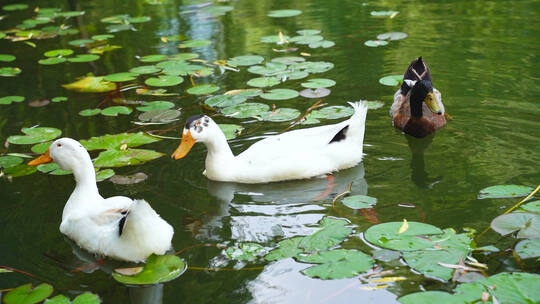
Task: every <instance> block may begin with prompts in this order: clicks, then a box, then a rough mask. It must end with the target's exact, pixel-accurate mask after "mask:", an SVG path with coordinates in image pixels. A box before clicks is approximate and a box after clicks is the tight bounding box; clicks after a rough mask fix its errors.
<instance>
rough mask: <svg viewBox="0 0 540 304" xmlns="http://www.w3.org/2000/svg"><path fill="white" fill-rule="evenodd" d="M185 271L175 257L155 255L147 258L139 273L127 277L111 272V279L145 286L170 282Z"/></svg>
mask: <svg viewBox="0 0 540 304" xmlns="http://www.w3.org/2000/svg"><path fill="white" fill-rule="evenodd" d="M185 269H186V264H185V263H184V261H182V259H180V258H179V257H177V256H175V255H161V256H157V255H155V254H153V255H151V256H149V257H148V259H147V260H146V264H145V265H144V268H143V270H142V271H141V272H139V273H137V274H135V275H133V276H127V275H122V274H119V273H116V272H113V278H114V279H115V280H116V281H118V282H120V283H123V284H130V285H147V284H157V283H165V282H169V281H172V280H174V279H176V278H178V277H179V276H180V275H181V274H182V273H183V272H184V270H185Z"/></svg>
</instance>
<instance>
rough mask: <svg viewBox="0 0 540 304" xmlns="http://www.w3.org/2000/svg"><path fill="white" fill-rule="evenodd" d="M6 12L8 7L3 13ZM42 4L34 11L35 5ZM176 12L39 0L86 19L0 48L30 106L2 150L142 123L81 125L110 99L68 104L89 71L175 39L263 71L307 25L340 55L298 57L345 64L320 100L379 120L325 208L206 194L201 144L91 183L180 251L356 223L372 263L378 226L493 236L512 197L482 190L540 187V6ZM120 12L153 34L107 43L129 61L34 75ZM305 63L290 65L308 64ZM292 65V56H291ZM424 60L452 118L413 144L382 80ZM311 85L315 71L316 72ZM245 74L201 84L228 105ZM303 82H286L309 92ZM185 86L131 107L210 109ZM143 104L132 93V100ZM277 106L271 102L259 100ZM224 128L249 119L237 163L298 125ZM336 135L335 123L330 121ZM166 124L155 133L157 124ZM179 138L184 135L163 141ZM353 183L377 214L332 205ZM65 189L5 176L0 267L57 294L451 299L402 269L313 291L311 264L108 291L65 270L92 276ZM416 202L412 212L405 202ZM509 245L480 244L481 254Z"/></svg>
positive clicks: (198, 256)
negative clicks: (65, 229)
mask: <svg viewBox="0 0 540 304" xmlns="http://www.w3.org/2000/svg"><path fill="white" fill-rule="evenodd" d="M7 3H9V2H8V1H0V4H1V5H5V4H7ZM29 4H30V6H31V7H32V8H33V7H35V6H37V5H38V2H37V1H34V2H29ZM188 4H189V3H187V2H186V3H183V2H182V1H173V0H170V1H168V2H167V3H166V4H163V5H155V6H153V5H148V4H144V2H143V1H129V0H128V1H103V0H101V1H65V2H64V1H39V6H41V7H60V8H62V9H63V10H84V11H85V12H86V14H85V15H84V16H82V17H77V18H72V19H70V20H69V21H67V23H69V24H71V25H72V26H74V27H75V28H78V29H79V30H80V34H77V35H72V36H61V37H57V38H53V39H46V40H36V41H34V42H36V44H37V47H36V48H32V47H30V46H28V45H26V44H23V43H20V42H19V43H13V42H10V41H7V40H5V39H0V50H1V51H0V53H5V54H15V55H16V56H17V60H16V61H15V62H13V63H10V64H7V63H1V66H18V67H20V68H21V69H22V71H23V72H22V73H21V74H20V75H18V76H17V77H11V78H7V77H2V78H1V79H0V97H1V96H6V95H21V96H25V97H26V101H25V102H23V103H20V104H12V105H8V106H0V141H1V142H2V143H3V142H4V141H5V139H6V138H7V137H8V136H10V135H14V134H19V133H20V129H21V128H22V127H30V126H34V125H41V126H50V127H56V128H59V129H61V130H62V131H63V136H68V137H72V138H75V139H87V138H89V137H91V136H101V135H104V134H107V133H109V134H114V133H120V132H124V131H127V130H130V129H132V128H134V127H135V125H134V124H132V121H133V120H135V119H136V115H137V114H131V115H130V116H122V117H104V116H100V115H98V116H94V117H88V118H87V117H81V116H79V115H78V114H77V113H78V112H79V111H80V110H82V109H86V108H93V107H94V106H96V105H97V104H98V103H100V101H101V100H102V99H103V98H104V96H103V95H99V94H84V93H74V92H69V91H66V90H65V89H63V88H62V87H61V84H65V83H69V82H72V81H73V80H74V79H75V78H76V77H79V76H82V75H85V74H87V73H94V74H95V75H107V74H110V73H115V72H124V71H127V70H128V69H129V68H132V67H134V66H137V65H139V62H138V60H137V59H136V57H135V56H142V55H148V54H175V53H178V52H185V51H184V50H180V49H178V48H177V47H176V45H177V43H169V44H164V43H162V42H161V41H160V37H162V36H167V35H176V34H183V35H186V36H187V37H190V38H192V39H208V40H211V41H212V44H211V45H210V46H207V47H203V48H197V49H194V50H193V51H194V52H196V53H199V54H200V55H201V58H203V59H206V60H216V59H227V58H231V57H234V56H238V55H244V54H258V55H261V56H263V57H265V58H267V59H270V58H274V57H278V56H282V55H283V54H281V53H275V52H274V51H272V45H270V44H264V43H260V42H259V39H260V37H261V36H265V35H274V34H277V32H278V31H279V30H281V31H283V32H284V33H286V34H289V35H294V31H296V30H300V29H319V30H322V31H323V33H322V34H323V36H324V37H325V39H328V40H332V41H334V42H335V43H336V45H335V46H334V47H332V48H329V49H322V48H319V49H309V48H307V47H305V46H302V47H300V49H299V51H305V52H309V53H311V55H312V56H311V57H310V60H312V61H329V62H332V63H334V65H335V67H334V68H333V69H332V70H330V71H328V72H326V73H324V74H320V76H321V77H324V78H330V79H333V80H335V81H336V82H337V84H336V85H335V86H334V87H332V88H331V89H332V94H330V95H329V96H328V97H326V98H325V99H324V102H326V103H328V104H330V105H344V104H345V102H346V101H352V100H359V99H367V100H380V101H383V102H384V103H385V105H384V107H383V108H381V109H377V110H370V111H369V113H368V117H367V122H366V135H365V141H364V144H365V149H364V150H365V153H366V156H365V158H364V162H363V163H362V164H360V165H359V166H357V167H355V168H353V169H350V170H346V171H343V172H339V173H337V174H335V176H334V185H335V186H334V187H333V188H332V190H331V193H329V194H328V195H321V193H324V192H325V190H326V189H327V184H328V182H327V181H326V180H310V181H296V182H288V183H277V184H271V185H259V186H245V185H235V184H224V183H217V182H210V181H207V180H206V178H205V177H204V176H202V174H201V173H202V171H203V169H204V158H205V153H206V150H205V148H204V146H202V145H198V146H196V147H195V148H194V149H193V151H192V152H191V153H190V154H189V155H188V156H187V157H186V158H184V159H182V160H178V161H172V160H171V159H170V158H168V157H166V156H165V157H162V158H160V159H158V160H155V161H151V162H149V163H147V164H145V165H141V166H132V167H124V168H118V169H115V170H116V172H117V173H118V174H132V173H136V172H144V173H146V174H147V175H148V176H149V178H148V179H147V180H146V181H145V182H143V183H140V184H136V185H126V186H122V185H114V184H112V183H111V182H108V181H105V182H101V183H100V184H99V188H100V190H101V193H102V195H103V196H105V197H108V196H113V195H126V196H130V197H135V198H144V199H146V200H147V201H149V202H150V203H151V204H152V206H153V207H154V208H155V209H156V210H157V211H158V212H159V213H160V214H161V215H162V217H163V218H164V219H165V220H167V221H168V222H169V223H170V224H171V225H173V227H174V228H175V235H174V238H173V246H174V248H175V249H176V250H180V249H182V248H186V247H189V246H193V245H197V244H205V243H211V244H218V243H219V244H223V245H234V244H236V243H240V242H256V243H260V244H262V245H264V246H268V247H272V246H275V244H276V243H277V242H278V241H279V240H282V239H283V238H288V237H291V236H296V235H307V234H309V233H310V232H312V231H313V229H314V228H313V225H314V224H316V223H317V222H318V221H319V220H320V219H321V218H322V217H324V216H325V215H330V216H337V217H343V218H347V219H349V220H350V221H351V223H352V224H353V225H355V228H356V232H357V233H356V234H354V235H353V236H352V237H350V238H349V239H348V240H347V241H346V242H345V243H344V245H343V247H345V248H357V249H360V250H363V251H364V252H366V253H369V252H370V251H371V250H372V249H371V248H370V247H368V246H367V245H366V244H364V243H363V241H362V240H361V234H360V232H362V231H364V230H365V229H366V228H367V227H369V226H371V225H373V223H375V222H387V221H401V220H403V219H404V218H406V219H408V220H409V221H422V220H423V221H425V222H426V223H430V224H433V225H436V226H438V227H441V228H448V227H453V228H454V229H456V230H457V231H462V228H464V227H472V228H474V229H477V230H479V231H480V230H483V229H484V228H485V227H487V226H489V223H490V221H491V220H492V219H493V218H494V217H496V216H497V215H499V214H501V213H502V212H503V211H504V210H505V209H506V208H508V207H510V206H511V205H512V204H514V203H515V200H477V199H476V195H477V193H478V191H479V190H480V189H482V188H484V187H487V186H491V185H496V184H520V185H529V186H536V185H537V184H538V183H539V181H540V173H539V171H538V167H539V164H540V153H539V152H538V151H540V140H539V137H538V135H539V133H538V132H539V131H538V130H539V125H538V118H539V117H540V107H539V106H538V98H540V86H539V85H538V81H539V80H540V73H539V71H540V58H539V54H540V52H539V51H540V27H539V26H538V20H540V5H539V2H538V1H534V0H530V1H529V0H524V1H513V2H502V1H444V2H443V1H430V2H424V1H406V2H404V1H373V2H361V1H354V0H345V1H310V0H294V1H271V0H265V1H262V0H261V1H244V0H241V1H231V2H226V3H225V4H227V5H232V6H233V7H234V10H233V11H231V12H229V13H227V14H226V15H225V16H222V17H217V18H214V17H212V16H209V15H205V14H200V13H197V12H191V13H189V12H187V11H188V10H193V9H196V6H187V5H188ZM283 8H294V9H299V10H302V11H303V13H302V14H301V15H299V16H296V17H290V18H282V19H273V18H269V17H267V16H266V14H267V13H268V11H270V10H274V9H283ZM375 10H396V11H399V14H398V15H397V16H396V17H395V18H388V17H384V18H374V17H371V16H370V12H371V11H375ZM115 14H130V15H132V16H142V15H145V16H151V17H152V21H151V22H148V23H142V24H135V27H136V28H137V31H136V32H134V31H123V32H118V33H115V38H113V39H111V42H112V43H113V44H116V45H121V46H122V49H119V50H115V51H112V52H108V53H105V54H104V55H103V56H102V58H101V59H100V60H98V61H95V62H93V63H88V64H82V63H80V64H68V63H65V64H59V65H54V66H44V65H39V64H37V60H39V59H40V58H42V57H43V56H42V54H43V52H44V51H47V50H50V49H57V48H72V47H71V46H70V45H68V44H67V43H68V42H69V41H70V40H73V39H79V38H81V37H89V36H92V35H95V34H104V33H106V31H105V26H106V24H104V23H101V22H100V21H99V20H100V19H101V18H103V17H107V16H111V15H115ZM32 16H34V14H33V13H32V12H31V10H25V11H20V12H14V13H9V16H8V17H7V18H5V19H3V20H1V21H0V27H1V28H2V29H8V28H11V27H14V26H15V25H17V24H18V23H20V22H21V21H22V20H24V19H27V18H31V17H32ZM389 31H400V32H406V33H407V34H408V35H409V37H408V38H406V39H404V40H399V41H393V42H391V43H390V44H389V45H387V46H384V47H378V48H370V47H366V46H364V41H366V40H370V39H374V38H375V37H376V35H377V34H380V33H384V32H389ZM299 51H298V52H299ZM298 52H295V53H292V54H298ZM420 55H421V56H423V58H424V59H425V60H426V62H427V63H428V65H429V67H430V68H431V72H432V76H433V84H434V86H435V87H436V88H437V89H439V90H440V91H441V92H442V95H443V102H444V104H445V107H446V110H447V112H448V113H449V114H450V115H451V116H452V117H453V120H452V121H449V123H448V124H447V125H446V126H445V127H444V128H443V129H441V130H440V131H438V132H437V133H436V135H435V136H433V137H429V138H426V139H421V140H418V139H412V138H408V137H406V136H404V135H403V134H401V133H400V132H399V131H397V130H395V129H394V128H393V127H392V125H391V121H390V118H389V116H388V109H389V106H390V104H391V102H392V98H393V93H394V92H395V90H396V87H388V86H383V85H381V84H379V83H378V79H379V78H381V77H382V76H386V75H392V74H402V73H403V72H404V70H405V68H406V67H407V65H408V63H409V62H410V61H411V60H412V59H414V58H415V57H417V56H420ZM318 76H319V74H318V75H317V77H318ZM251 78H253V74H249V73H247V72H246V71H245V69H242V71H241V72H239V73H234V72H226V73H225V74H223V75H221V74H220V73H219V72H216V73H215V74H214V75H213V76H210V77H206V78H202V79H196V81H198V83H214V84H216V85H218V86H220V87H221V91H220V92H221V93H223V92H225V91H227V90H232V89H238V88H244V87H246V85H245V82H246V81H248V80H249V79H251ZM300 82H301V80H298V81H288V82H287V83H285V84H283V85H280V86H279V87H286V88H295V89H299V88H300V86H299V83H300ZM189 86H190V84H189V81H185V82H184V84H181V85H179V86H176V87H173V88H172V89H171V90H172V91H174V92H178V93H180V97H165V98H155V97H148V96H142V97H136V96H135V97H136V98H138V99H142V100H169V101H172V102H174V103H175V104H176V105H177V106H179V107H182V116H181V117H180V118H181V121H180V122H182V121H185V119H186V118H187V117H189V116H191V115H194V114H199V113H201V111H203V109H202V108H201V106H200V104H201V102H202V101H203V99H202V98H196V97H194V96H190V95H188V94H186V93H185V90H186V89H187V88H188V87H189ZM55 96H67V97H69V101H68V102H62V103H51V104H49V105H47V106H45V107H38V108H34V107H29V106H28V105H27V103H28V102H29V101H33V100H36V99H46V98H52V97H55ZM129 96H131V97H134V95H133V94H132V93H131V95H129ZM256 101H257V102H263V103H266V104H269V105H271V104H272V103H271V102H269V101H265V100H262V99H260V98H259V99H257V100H256ZM314 101H315V100H313V99H311V100H308V99H306V98H303V97H298V98H295V99H292V100H288V101H278V102H276V104H277V105H278V106H280V107H292V108H296V109H298V110H300V111H301V112H304V111H305V110H306V109H307V108H308V107H309V106H310V105H311V104H312V103H313V102H314ZM215 119H216V121H218V122H219V123H241V124H243V126H244V127H245V128H246V130H245V132H244V134H243V135H241V136H240V137H239V138H237V139H235V140H233V141H231V142H230V144H231V146H232V148H233V151H234V152H235V153H237V152H240V151H243V150H244V149H246V148H247V147H248V146H249V145H251V144H252V143H254V142H255V141H256V140H257V139H259V138H261V136H264V135H267V134H275V133H276V132H280V131H282V130H284V129H285V128H286V127H287V126H288V125H289V122H284V123H270V122H264V123H262V122H258V121H256V120H253V119H245V120H238V119H234V118H226V117H223V116H218V117H216V118H215ZM323 123H333V121H323ZM167 127H169V126H157V127H156V129H165V128H167ZM163 135H167V136H177V137H178V136H180V129H176V130H174V131H172V132H168V133H164V134H163ZM177 144H178V141H177V140H163V141H160V142H158V143H155V144H151V145H149V146H147V147H148V148H151V149H155V150H157V151H161V152H164V153H166V154H170V153H171V152H172V151H173V150H174V148H175V147H176V146H177ZM9 149H10V150H9V151H10V152H28V150H29V147H28V146H26V147H24V146H14V145H12V146H11V147H10V148H9ZM351 181H352V182H353V186H352V192H353V193H355V194H368V195H370V196H373V197H376V198H378V203H377V205H376V207H375V208H374V211H373V212H370V213H368V214H356V213H353V212H352V211H350V210H349V209H347V208H345V207H343V206H336V208H332V205H331V200H332V198H333V197H334V196H335V195H337V194H338V193H340V192H342V191H343V190H344V189H345V188H346V186H347V184H348V183H350V182H351ZM73 186H74V181H73V179H72V176H69V175H68V176H50V175H45V174H41V173H36V174H33V175H30V176H26V177H19V178H14V179H13V181H12V182H9V181H7V180H5V179H2V180H0V198H1V199H0V202H1V203H0V207H1V210H2V211H1V215H2V219H1V221H0V231H2V232H1V239H0V265H8V266H11V267H15V268H18V269H22V270H25V271H28V272H30V273H32V274H34V275H36V276H38V277H39V278H41V279H42V280H44V281H47V282H49V283H51V284H53V285H54V287H55V289H56V290H58V291H60V292H63V293H64V294H71V295H73V294H78V293H80V292H82V291H92V292H94V293H97V294H99V295H100V297H101V298H102V299H103V300H104V302H105V303H161V302H163V303H247V302H252V303H303V302H305V303H318V302H321V303H323V302H326V303H350V302H351V301H353V300H355V301H360V302H365V303H374V302H377V303H394V302H396V298H397V297H399V296H402V295H404V294H407V293H410V292H414V291H419V290H420V289H421V288H425V289H449V288H451V287H452V285H451V284H442V283H440V282H438V281H435V280H430V279H426V278H425V277H423V276H421V275H417V274H414V273H412V272H411V271H410V269H409V268H408V267H407V266H404V265H401V264H400V263H396V262H394V263H390V264H384V263H379V265H381V266H383V268H384V269H393V270H394V273H393V274H392V275H395V276H397V275H402V276H405V277H407V278H408V279H407V280H405V281H401V282H398V283H394V284H391V286H390V287H389V288H386V289H378V290H365V289H363V288H362V283H361V281H359V280H358V278H352V279H343V280H332V281H323V280H318V279H311V278H308V277H306V276H304V275H302V274H301V273H300V272H299V271H300V270H302V269H304V268H306V267H307V266H309V265H307V264H302V263H297V262H295V261H294V260H292V259H286V260H282V261H278V262H273V263H248V264H247V265H245V267H247V268H253V267H259V268H258V269H255V270H249V269H247V270H246V269H243V270H239V271H232V270H231V271H218V272H215V271H202V270H194V269H188V270H187V271H186V273H185V274H184V275H183V276H181V277H180V278H179V279H177V280H175V281H172V282H169V283H166V284H164V285H159V286H156V287H151V288H128V287H126V286H124V285H121V284H119V283H117V282H115V281H114V280H113V279H112V277H111V276H110V274H108V273H107V272H108V271H109V272H110V269H111V268H110V267H112V266H110V265H106V266H104V267H103V269H96V270H95V271H91V270H86V271H78V272H73V271H72V270H73V269H76V268H77V267H81V266H83V265H85V264H87V260H86V259H88V258H89V257H88V256H86V257H85V254H84V253H82V252H76V248H75V247H72V246H71V245H70V243H69V241H68V240H67V239H65V238H64V237H63V236H62V235H61V233H60V232H59V230H58V226H59V223H60V218H61V213H62V208H63V206H64V203H65V202H66V200H67V198H68V196H69V194H70V193H71V191H72V190H73ZM400 204H412V206H415V207H413V208H407V207H402V206H403V205H401V206H400ZM498 238H499V236H498V235H496V234H495V233H492V232H491V233H488V234H487V235H486V236H484V238H483V239H481V241H480V244H479V245H484V244H489V243H490V242H492V241H494V240H497V239H498ZM180 256H181V257H182V258H183V259H184V260H185V261H186V262H187V263H188V265H189V266H191V267H222V268H226V269H232V268H235V267H237V268H241V267H240V266H241V265H238V264H237V263H235V262H230V261H228V260H227V259H225V258H224V256H223V255H222V252H221V249H218V248H215V247H198V248H192V249H189V250H186V251H184V252H183V253H182V254H180ZM489 265H490V270H489V271H488V272H490V273H495V272H500V271H512V270H519V269H520V265H518V264H516V263H515V262H514V260H512V259H511V258H509V257H508V256H504V255H503V256H501V257H500V258H499V259H493V260H491V261H489ZM30 280H31V279H29V278H28V277H26V276H23V275H19V274H1V275H0V289H3V288H11V287H15V286H18V285H20V284H23V283H27V282H28V281H30Z"/></svg>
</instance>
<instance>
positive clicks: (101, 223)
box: [28, 138, 174, 262]
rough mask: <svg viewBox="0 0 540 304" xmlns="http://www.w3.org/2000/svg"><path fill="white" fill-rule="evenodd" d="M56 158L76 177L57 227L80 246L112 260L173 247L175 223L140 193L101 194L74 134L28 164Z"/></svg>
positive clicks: (131, 258)
mask: <svg viewBox="0 0 540 304" xmlns="http://www.w3.org/2000/svg"><path fill="white" fill-rule="evenodd" d="M52 161H54V162H55V163H56V164H58V166H59V167H60V168H62V169H64V170H71V171H72V172H73V175H74V177H75V182H76V185H75V190H73V192H72V193H71V196H70V197H69V199H68V201H67V203H66V204H65V206H64V210H63V212H62V222H61V224H60V232H61V233H63V234H64V235H66V236H67V237H69V238H70V239H72V240H73V241H75V243H76V244H77V245H78V246H80V247H81V248H83V249H85V250H87V251H89V252H91V253H93V254H96V255H98V256H105V257H109V258H112V259H116V260H121V261H128V262H144V261H145V260H146V258H147V257H148V256H150V255H151V254H156V255H162V254H165V253H166V252H167V251H168V250H170V249H171V248H172V246H171V240H172V237H173V234H174V230H173V227H172V226H171V225H170V224H169V223H167V222H166V221H165V220H164V219H162V218H161V217H160V216H159V214H157V213H156V211H154V209H152V207H151V206H150V205H149V204H148V203H147V202H146V201H145V200H143V199H135V200H134V199H131V198H128V197H125V196H113V197H109V198H103V197H102V196H101V195H100V194H99V190H98V187H97V184H96V173H95V170H94V165H93V163H92V160H91V159H90V155H89V154H88V151H87V150H86V149H85V148H84V147H83V146H82V145H81V144H80V143H79V142H78V141H76V140H74V139H72V138H60V139H58V140H56V141H54V142H53V143H52V144H51V145H50V147H49V149H48V150H47V151H46V152H45V153H44V154H43V155H41V156H39V157H38V158H36V159H34V160H32V161H30V162H29V163H28V165H31V166H37V165H39V164H44V163H49V162H52Z"/></svg>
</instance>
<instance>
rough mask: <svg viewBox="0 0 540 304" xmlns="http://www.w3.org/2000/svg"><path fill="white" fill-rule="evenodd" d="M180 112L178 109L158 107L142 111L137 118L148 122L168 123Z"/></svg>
mask: <svg viewBox="0 0 540 304" xmlns="http://www.w3.org/2000/svg"><path fill="white" fill-rule="evenodd" d="M180 114H181V113H180V111H178V110H166V109H159V110H152V111H148V112H145V113H142V114H141V115H139V119H140V120H142V121H149V122H158V123H168V122H171V121H174V120H176V118H178V117H179V116H180Z"/></svg>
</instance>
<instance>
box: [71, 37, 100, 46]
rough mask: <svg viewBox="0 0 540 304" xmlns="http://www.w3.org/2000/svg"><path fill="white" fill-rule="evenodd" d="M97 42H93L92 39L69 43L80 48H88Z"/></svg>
mask: <svg viewBox="0 0 540 304" xmlns="http://www.w3.org/2000/svg"><path fill="white" fill-rule="evenodd" d="M94 42H95V41H94V40H92V39H77V40H72V41H70V42H68V44H69V45H73V46H79V47H83V46H86V45H87V44H91V43H94Z"/></svg>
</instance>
